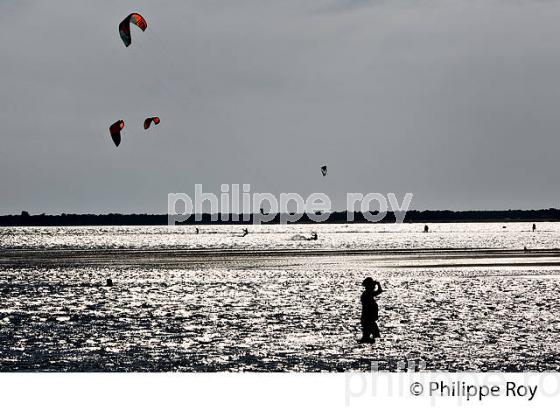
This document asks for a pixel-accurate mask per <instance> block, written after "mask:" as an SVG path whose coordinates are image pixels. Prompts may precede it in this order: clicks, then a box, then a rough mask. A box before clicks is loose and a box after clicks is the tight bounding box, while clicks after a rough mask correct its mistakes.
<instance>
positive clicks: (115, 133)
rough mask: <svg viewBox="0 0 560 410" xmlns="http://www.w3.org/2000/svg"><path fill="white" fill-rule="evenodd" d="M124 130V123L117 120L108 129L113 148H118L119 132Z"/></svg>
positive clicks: (119, 141)
mask: <svg viewBox="0 0 560 410" xmlns="http://www.w3.org/2000/svg"><path fill="white" fill-rule="evenodd" d="M123 128H124V121H123V120H118V121H117V122H116V123H114V124H113V125H111V126H110V127H109V133H110V134H111V138H112V139H113V142H114V143H115V146H117V147H118V146H119V145H120V143H121V130H122V129H123Z"/></svg>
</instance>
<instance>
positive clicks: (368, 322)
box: [359, 277, 383, 343]
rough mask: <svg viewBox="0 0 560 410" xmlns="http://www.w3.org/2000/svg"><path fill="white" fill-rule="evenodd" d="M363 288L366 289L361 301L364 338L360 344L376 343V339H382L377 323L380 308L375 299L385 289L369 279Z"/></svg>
mask: <svg viewBox="0 0 560 410" xmlns="http://www.w3.org/2000/svg"><path fill="white" fill-rule="evenodd" d="M362 286H363V287H364V288H366V290H364V292H363V293H362V296H361V298H360V301H361V303H362V317H361V324H362V338H361V339H360V340H359V342H360V343H375V339H376V338H378V337H380V336H381V335H380V333H379V327H378V326H377V321H378V320H379V307H378V306H377V302H376V301H375V297H376V296H379V295H380V294H381V292H383V289H382V288H381V283H379V282H377V281H375V280H373V279H372V278H370V277H367V278H365V279H364V281H363V282H362Z"/></svg>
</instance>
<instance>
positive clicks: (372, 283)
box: [362, 276, 375, 290]
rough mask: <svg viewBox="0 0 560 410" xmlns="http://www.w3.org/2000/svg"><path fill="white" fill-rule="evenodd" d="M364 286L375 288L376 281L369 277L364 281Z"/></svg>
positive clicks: (368, 288)
mask: <svg viewBox="0 0 560 410" xmlns="http://www.w3.org/2000/svg"><path fill="white" fill-rule="evenodd" d="M362 286H363V287H364V288H366V290H373V289H375V281H374V280H373V279H372V278H371V277H369V276H368V277H367V278H365V279H364V281H363V282H362Z"/></svg>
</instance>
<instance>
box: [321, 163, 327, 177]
mask: <svg viewBox="0 0 560 410" xmlns="http://www.w3.org/2000/svg"><path fill="white" fill-rule="evenodd" d="M321 174H323V176H324V177H326V176H327V166H326V165H323V166H322V167H321Z"/></svg>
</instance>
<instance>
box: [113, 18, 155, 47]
mask: <svg viewBox="0 0 560 410" xmlns="http://www.w3.org/2000/svg"><path fill="white" fill-rule="evenodd" d="M131 23H132V24H134V25H135V26H137V27H138V28H139V29H140V30H142V31H145V30H146V28H148V23H147V22H146V20H145V19H144V17H142V16H141V15H140V14H138V13H132V14H129V15H128V16H127V17H126V18H125V19H124V20H123V21H121V24H119V34H120V35H121V38H122V41H123V43H124V45H125V46H127V47H128V46H129V45H130V43H132V37H131V35H130V24H131Z"/></svg>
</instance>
